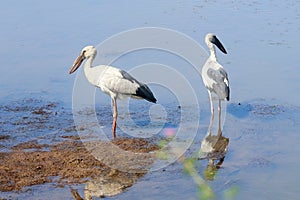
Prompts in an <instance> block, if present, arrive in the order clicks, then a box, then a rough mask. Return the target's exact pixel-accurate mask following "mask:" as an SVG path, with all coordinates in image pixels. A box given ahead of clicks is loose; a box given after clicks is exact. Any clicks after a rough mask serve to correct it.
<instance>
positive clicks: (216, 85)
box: [201, 33, 230, 134]
mask: <svg viewBox="0 0 300 200" xmlns="http://www.w3.org/2000/svg"><path fill="white" fill-rule="evenodd" d="M205 43H206V44H207V46H208V48H209V51H210V56H209V58H208V59H207V61H206V63H205V64H204V66H203V68H202V73H201V74H202V80H203V82H204V85H205V87H206V88H207V91H208V94H209V100H210V108H211V121H210V125H209V131H210V129H211V126H212V121H213V119H214V106H213V101H212V93H215V94H216V95H217V97H218V100H219V106H218V114H219V129H218V133H219V134H220V133H221V132H222V131H221V100H227V101H229V92H230V89H229V81H228V76H227V72H226V71H225V69H224V68H223V67H222V65H220V64H219V63H218V61H217V57H216V52H215V47H214V45H216V46H217V47H218V48H219V49H220V50H221V51H222V52H223V53H225V54H227V52H226V50H225V48H224V47H223V45H222V44H221V42H220V41H219V39H218V38H217V37H216V35H214V34H212V33H208V34H207V35H206V37H205Z"/></svg>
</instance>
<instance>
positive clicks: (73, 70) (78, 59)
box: [69, 54, 84, 74]
mask: <svg viewBox="0 0 300 200" xmlns="http://www.w3.org/2000/svg"><path fill="white" fill-rule="evenodd" d="M83 60H84V56H83V54H80V55H79V56H78V57H77V58H76V60H75V62H74V63H73V65H72V67H71V69H70V72H69V74H72V73H73V72H75V71H76V70H77V69H78V68H79V67H80V65H81V63H82V61H83Z"/></svg>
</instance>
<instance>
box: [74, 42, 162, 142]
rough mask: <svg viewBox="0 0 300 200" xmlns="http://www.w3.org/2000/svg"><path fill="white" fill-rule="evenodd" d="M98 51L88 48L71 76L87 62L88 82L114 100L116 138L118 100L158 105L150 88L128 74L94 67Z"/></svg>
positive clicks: (113, 124) (116, 69)
mask: <svg viewBox="0 0 300 200" xmlns="http://www.w3.org/2000/svg"><path fill="white" fill-rule="evenodd" d="M96 54H97V50H96V48H95V47H93V46H86V47H84V48H83V49H82V51H81V53H80V54H79V56H78V57H77V59H76V60H75V62H74V64H73V66H72V67H71V69H70V72H69V73H70V74H72V73H73V72H75V71H76V70H77V69H78V68H79V67H80V65H81V63H82V62H83V61H84V60H86V62H85V64H84V73H85V76H86V78H87V80H88V81H89V82H90V83H91V84H92V85H94V86H96V87H98V88H100V89H101V90H102V91H103V92H104V93H106V94H108V95H109V96H110V97H111V99H112V106H113V123H112V134H113V137H114V138H116V125H117V116H118V110H117V99H118V98H123V97H132V98H137V99H145V100H147V101H150V102H153V103H156V99H155V97H154V95H153V93H152V92H151V90H150V89H149V87H148V86H147V85H146V84H144V83H141V82H139V81H138V80H136V79H135V78H133V77H132V76H131V75H130V74H128V73H127V72H125V71H123V70H121V69H118V68H115V67H112V66H107V65H98V66H93V60H94V58H95V57H96Z"/></svg>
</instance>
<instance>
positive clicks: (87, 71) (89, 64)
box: [84, 56, 97, 85]
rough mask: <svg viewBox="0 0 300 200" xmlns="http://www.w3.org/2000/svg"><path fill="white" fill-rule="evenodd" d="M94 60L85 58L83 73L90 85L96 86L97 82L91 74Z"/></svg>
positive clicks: (91, 57) (92, 57)
mask: <svg viewBox="0 0 300 200" xmlns="http://www.w3.org/2000/svg"><path fill="white" fill-rule="evenodd" d="M94 58H95V56H90V57H88V58H87V60H86V61H85V64H84V73H85V76H86V78H87V80H88V81H89V82H90V83H91V84H93V85H96V84H97V80H96V79H95V78H96V77H95V76H94V75H95V74H94V73H93V66H92V64H93V61H94ZM93 74H94V75H93Z"/></svg>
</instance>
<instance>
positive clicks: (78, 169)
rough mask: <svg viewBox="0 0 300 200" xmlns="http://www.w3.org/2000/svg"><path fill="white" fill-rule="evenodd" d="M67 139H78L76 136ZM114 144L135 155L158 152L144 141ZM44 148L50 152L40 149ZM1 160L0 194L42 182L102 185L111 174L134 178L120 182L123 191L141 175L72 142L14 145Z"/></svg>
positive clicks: (80, 144) (134, 140) (120, 140)
mask: <svg viewBox="0 0 300 200" xmlns="http://www.w3.org/2000/svg"><path fill="white" fill-rule="evenodd" d="M68 138H75V139H76V137H75V136H74V137H68ZM114 143H115V145H119V146H120V147H121V148H123V149H126V151H132V152H150V151H153V150H155V149H156V146H155V145H154V144H150V142H149V141H146V140H143V139H138V140H136V139H126V138H124V139H118V140H116V141H115V142H114ZM99 145H100V144H99ZM44 147H47V148H48V150H41V149H42V148H44ZM28 149H30V151H28ZM0 159H1V164H0V175H1V176H0V177H1V178H0V191H2V192H6V191H16V190H21V189H22V188H23V187H26V186H32V185H38V184H43V183H53V184H54V185H56V186H57V187H59V186H64V185H72V184H80V183H86V182H88V181H90V180H97V179H98V182H99V177H104V176H108V175H111V174H112V171H113V172H114V173H113V174H114V176H116V174H118V175H117V177H134V178H133V179H132V180H131V181H125V182H122V181H119V182H118V183H117V184H119V186H120V188H125V187H129V185H132V184H133V180H136V179H137V177H139V176H140V175H142V174H140V175H138V174H132V173H126V172H119V171H117V170H112V169H111V168H110V167H108V166H107V165H105V163H102V162H100V161H99V160H97V159H96V158H95V157H93V156H92V155H91V153H90V152H89V151H88V150H87V149H86V147H85V146H84V144H83V143H82V142H81V141H79V140H72V139H70V140H67V141H63V142H60V143H57V144H52V145H45V144H41V145H40V144H38V142H37V141H36V140H33V141H31V142H25V143H21V144H19V145H16V146H14V147H13V148H12V150H11V151H8V152H0ZM100 179H101V178H100ZM108 180H109V179H108ZM120 180H121V179H120ZM122 180H125V179H124V178H123V179H122ZM94 182H95V181H94ZM100 182H101V180H100ZM106 183H107V181H106ZM131 183H132V184H131ZM93 184H94V183H93V182H91V183H89V185H93ZM107 184H108V183H107ZM109 184H110V183H109ZM122 184H123V185H122ZM94 185H95V184H94ZM121 186H122V187H121ZM109 194H110V192H109V191H108V192H106V193H103V194H102V196H103V195H107V196H109Z"/></svg>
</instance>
